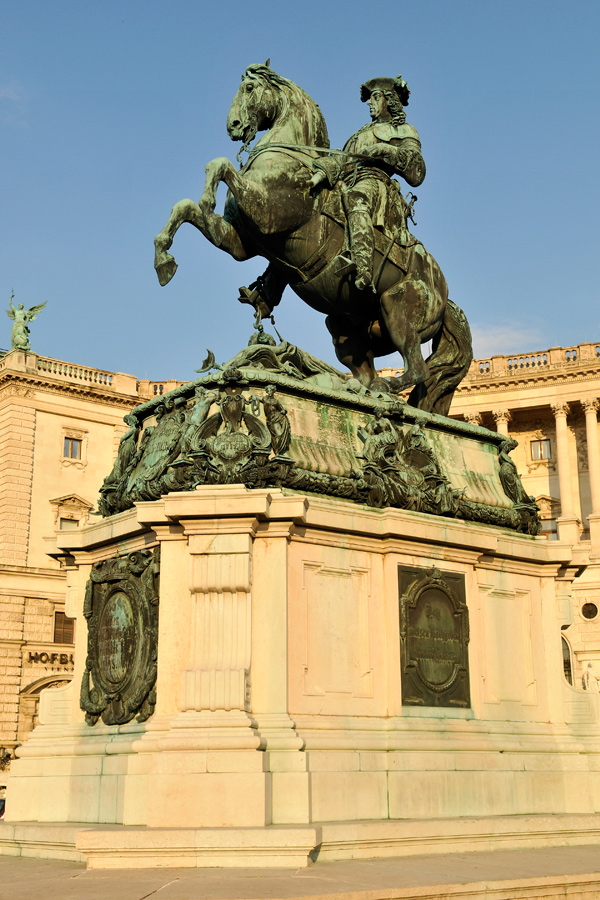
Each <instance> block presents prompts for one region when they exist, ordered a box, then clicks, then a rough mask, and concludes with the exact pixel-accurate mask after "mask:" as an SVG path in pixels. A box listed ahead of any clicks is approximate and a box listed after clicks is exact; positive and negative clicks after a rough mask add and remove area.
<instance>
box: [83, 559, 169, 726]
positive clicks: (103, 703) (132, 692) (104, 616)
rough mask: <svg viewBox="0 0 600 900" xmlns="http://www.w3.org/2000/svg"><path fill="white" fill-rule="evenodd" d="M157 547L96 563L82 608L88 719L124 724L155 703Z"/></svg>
mask: <svg viewBox="0 0 600 900" xmlns="http://www.w3.org/2000/svg"><path fill="white" fill-rule="evenodd" d="M158 572H159V557H158V549H156V550H138V551H135V552H134V553H130V554H129V555H128V556H122V557H115V558H114V559H107V560H104V561H103V562H98V563H94V565H93V566H92V572H91V575H90V580H89V581H88V583H87V587H86V592H85V601H84V605H83V614H84V616H85V618H86V619H87V620H88V655H87V661H86V668H85V671H84V673H83V679H82V682H81V698H80V705H81V708H82V709H83V710H84V711H85V713H86V717H85V721H86V722H87V724H88V725H95V724H96V722H97V721H98V719H99V717H100V716H101V717H102V721H103V722H104V724H105V725H124V724H125V723H126V722H130V721H131V720H132V719H133V718H134V716H137V720H138V722H143V721H145V720H146V719H147V718H148V717H149V716H151V715H152V713H153V711H154V705H155V703H156V665H157V663H156V661H157V645H158Z"/></svg>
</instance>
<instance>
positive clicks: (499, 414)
mask: <svg viewBox="0 0 600 900" xmlns="http://www.w3.org/2000/svg"><path fill="white" fill-rule="evenodd" d="M492 415H493V417H494V420H495V422H496V431H497V432H498V434H503V435H505V436H506V437H508V423H509V422H510V420H511V419H512V415H511V413H510V410H508V409H496V410H494V411H493V412H492Z"/></svg>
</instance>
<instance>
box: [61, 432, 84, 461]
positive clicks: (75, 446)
mask: <svg viewBox="0 0 600 900" xmlns="http://www.w3.org/2000/svg"><path fill="white" fill-rule="evenodd" d="M82 443H83V441H82V440H81V439H80V438H72V437H66V438H65V444H64V450H63V456H64V457H65V459H81V445H82Z"/></svg>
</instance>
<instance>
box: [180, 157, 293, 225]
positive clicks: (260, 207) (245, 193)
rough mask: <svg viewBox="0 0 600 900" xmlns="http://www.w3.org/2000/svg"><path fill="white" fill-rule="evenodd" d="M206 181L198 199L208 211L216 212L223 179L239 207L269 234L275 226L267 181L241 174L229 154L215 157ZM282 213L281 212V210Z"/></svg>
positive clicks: (206, 169)
mask: <svg viewBox="0 0 600 900" xmlns="http://www.w3.org/2000/svg"><path fill="white" fill-rule="evenodd" d="M205 171H206V182H205V184H204V190H203V192H202V196H201V197H200V200H199V201H198V205H199V206H200V208H201V209H202V210H203V211H204V212H205V213H206V214H210V213H212V212H213V210H214V208H215V205H216V202H217V188H218V187H219V183H220V182H221V181H223V182H224V183H225V184H226V185H227V187H228V188H229V190H230V191H231V193H232V194H233V196H234V198H235V201H236V203H237V205H238V206H239V208H240V209H241V210H242V212H244V213H245V214H246V215H247V216H248V218H249V219H251V220H252V222H253V223H254V224H255V225H256V226H257V227H258V228H259V229H260V230H261V231H262V232H264V233H265V234H267V233H269V232H270V231H271V230H273V229H272V223H273V220H274V208H273V207H274V202H273V196H272V195H270V194H269V192H268V191H267V190H266V188H265V187H263V185H261V184H259V183H258V182H256V181H252V180H251V179H250V178H248V177H247V176H246V175H242V174H240V172H238V171H237V169H236V168H235V167H234V166H233V164H232V163H231V162H230V161H229V160H228V159H227V157H225V156H221V157H218V158H217V159H213V160H212V161H211V162H209V163H208V165H207V166H206V168H205ZM278 211H279V214H281V211H280V210H278Z"/></svg>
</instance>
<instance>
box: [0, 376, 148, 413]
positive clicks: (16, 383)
mask: <svg viewBox="0 0 600 900" xmlns="http://www.w3.org/2000/svg"><path fill="white" fill-rule="evenodd" d="M33 390H35V391H40V392H41V393H45V394H57V393H58V394H67V395H69V396H71V397H77V398H79V399H81V400H91V401H93V402H94V403H99V402H100V403H106V404H107V405H110V406H119V407H123V408H124V409H133V407H134V406H137V405H138V404H139V402H140V400H139V398H138V397H137V396H135V397H134V396H133V395H131V394H122V393H119V392H115V391H110V392H109V391H107V390H103V389H102V388H100V387H98V386H96V385H91V384H85V385H83V384H76V383H72V382H68V381H58V380H50V379H49V378H43V377H40V376H37V375H35V374H33V373H32V374H29V373H19V372H15V371H13V370H11V369H5V370H4V371H2V372H0V400H2V399H4V398H5V397H7V396H11V395H12V396H20V397H23V398H26V397H28V396H30V394H29V391H33Z"/></svg>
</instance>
